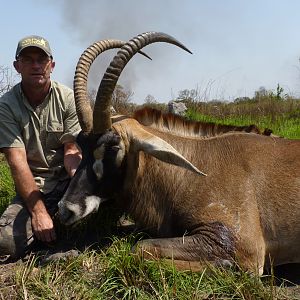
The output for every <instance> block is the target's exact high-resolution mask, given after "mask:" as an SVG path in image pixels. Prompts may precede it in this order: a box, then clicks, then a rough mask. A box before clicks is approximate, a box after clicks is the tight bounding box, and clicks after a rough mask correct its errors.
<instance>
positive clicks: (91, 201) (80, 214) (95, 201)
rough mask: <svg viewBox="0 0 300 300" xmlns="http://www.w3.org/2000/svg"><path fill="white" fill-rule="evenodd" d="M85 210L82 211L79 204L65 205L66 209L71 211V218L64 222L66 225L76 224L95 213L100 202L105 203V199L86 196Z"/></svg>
mask: <svg viewBox="0 0 300 300" xmlns="http://www.w3.org/2000/svg"><path fill="white" fill-rule="evenodd" d="M84 201H85V206H84V207H85V210H83V207H82V206H81V205H79V204H75V203H67V206H66V209H68V210H69V211H71V212H72V213H73V214H72V217H71V218H69V219H68V220H67V222H66V225H71V224H74V223H76V222H77V221H79V220H81V219H83V218H84V217H86V216H87V215H89V214H91V213H93V212H97V210H98V208H99V205H100V204H101V203H102V202H105V201H106V199H103V198H100V197H97V196H88V197H86V198H85V200H84Z"/></svg>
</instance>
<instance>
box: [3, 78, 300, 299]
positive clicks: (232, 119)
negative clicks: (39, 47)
mask: <svg viewBox="0 0 300 300" xmlns="http://www.w3.org/2000/svg"><path fill="white" fill-rule="evenodd" d="M1 88H3V89H2V90H1ZM0 91H2V92H3V91H5V88H4V87H3V86H2V87H1V81H0ZM0 95H1V93H0ZM93 95H94V93H93V91H91V93H90V96H91V99H92V98H93ZM131 96H132V93H131V92H130V91H127V90H126V89H124V88H123V87H121V86H117V90H116V93H115V96H114V98H113V105H114V107H115V109H116V110H117V111H119V112H121V113H129V114H130V113H132V111H133V110H135V109H137V108H140V107H141V106H144V105H148V106H152V107H155V108H159V109H161V110H165V111H166V110H167V105H166V104H165V103H158V102H157V101H155V99H154V97H152V96H151V95H149V96H147V98H146V99H145V103H144V104H143V105H136V104H133V103H132V102H131V100H130V99H131ZM174 100H176V101H183V102H184V103H185V104H186V106H187V108H188V110H187V113H186V117H187V118H189V119H193V120H201V121H209V122H211V121H213V122H217V123H223V124H224V123H225V124H233V125H249V124H256V125H257V126H258V127H260V128H261V129H264V128H270V129H271V130H272V131H273V133H274V134H276V135H279V136H282V137H285V138H300V101H299V99H295V98H293V97H290V96H289V95H286V94H284V91H283V89H282V88H281V87H280V86H279V85H278V86H277V88H276V89H275V91H267V90H265V89H263V88H261V89H259V90H258V91H257V92H256V93H255V95H254V97H253V98H239V99H236V100H235V101H234V102H226V101H206V100H205V99H201V96H199V93H197V90H184V91H181V92H179V94H178V97H177V98H176V99H174ZM13 195H14V186H13V182H12V179H11V176H10V172H9V169H8V167H7V165H6V163H5V160H4V158H3V157H1V156H0V213H2V212H3V210H4V209H5V207H6V206H7V204H8V202H9V200H10V199H11V198H12V197H13ZM112 208H113V205H112V206H107V207H104V208H103V209H101V211H99V212H98V214H97V215H96V216H94V217H93V218H90V219H89V220H87V221H86V222H85V223H84V224H82V225H81V226H80V227H79V228H78V229H77V230H78V231H79V232H81V233H83V232H87V231H90V230H93V231H97V234H98V235H99V236H101V239H100V242H99V243H95V244H93V245H91V246H90V248H87V249H86V250H84V251H82V252H81V253H80V254H79V256H77V257H73V258H65V259H62V260H57V261H54V262H50V263H48V264H44V265H41V264H40V261H41V260H40V254H32V255H30V256H29V257H27V258H26V259H24V260H20V261H18V262H16V263H13V264H2V265H0V283H1V285H0V298H1V299H57V300H58V299H59V300H63V299H74V300H76V299H78V300H79V299H80V300H81V299H299V298H300V292H299V290H298V287H297V286H294V285H293V284H291V282H289V281H288V280H287V279H288V277H286V280H284V279H283V280H279V278H277V276H279V275H277V273H274V272H273V270H271V271H270V273H269V274H268V275H265V276H263V277H261V278H258V277H256V276H253V275H251V274H247V273H245V272H243V271H239V270H224V269H214V268H212V267H210V266H207V268H206V269H205V270H204V271H203V272H199V273H192V272H190V271H186V272H179V271H176V270H175V269H174V268H173V266H172V265H170V264H167V263H166V262H164V261H146V260H144V259H143V258H141V257H137V256H136V255H134V254H133V253H132V252H131V247H132V245H133V244H134V242H135V241H136V240H137V239H140V238H142V234H132V233H126V232H124V231H122V230H120V229H119V228H118V227H117V226H116V222H114V221H112V220H114V219H115V214H116V211H115V210H114V209H112ZM95 228H97V229H95ZM288 286H289V288H287V287H288Z"/></svg>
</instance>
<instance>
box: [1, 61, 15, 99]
mask: <svg viewBox="0 0 300 300" xmlns="http://www.w3.org/2000/svg"><path fill="white" fill-rule="evenodd" d="M15 79H16V75H15V74H14V73H13V70H12V69H11V68H9V67H5V66H2V65H0V97H1V96H2V95H3V94H5V93H6V92H7V91H9V90H10V89H11V88H12V87H13V86H14V85H15Z"/></svg>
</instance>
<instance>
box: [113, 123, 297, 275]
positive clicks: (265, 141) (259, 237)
mask: <svg viewBox="0 0 300 300" xmlns="http://www.w3.org/2000/svg"><path fill="white" fill-rule="evenodd" d="M139 126H141V125H139V124H138V123H135V122H133V120H130V119H127V120H123V121H121V122H119V123H118V122H117V123H114V125H113V128H114V129H115V130H116V131H117V132H118V133H119V134H120V135H121V136H122V138H123V140H125V144H126V143H127V144H128V145H131V146H129V148H128V153H127V154H126V155H127V174H126V180H125V186H124V190H123V193H122V194H123V197H122V199H123V200H122V201H127V202H125V203H124V204H125V207H127V208H128V211H129V213H130V214H132V216H133V217H134V219H135V220H136V222H137V224H139V225H140V227H141V228H143V229H145V228H146V229H147V230H148V231H149V232H150V233H151V234H152V235H153V236H156V237H158V238H160V239H154V240H146V241H143V242H140V243H139V244H138V246H137V249H141V250H140V251H142V252H143V253H148V254H149V253H150V256H151V255H154V256H155V255H158V256H159V257H166V258H174V259H175V260H176V259H178V260H179V261H181V264H182V261H187V262H188V261H197V260H198V261H199V260H200V261H204V262H205V261H209V262H212V263H214V264H215V265H219V264H221V265H231V264H233V263H234V262H237V263H238V265H239V266H241V267H242V268H244V269H248V270H252V271H256V272H258V273H259V274H262V271H263V268H264V267H265V266H267V267H268V266H269V264H270V260H269V259H270V258H271V259H272V261H273V263H274V264H275V265H279V264H284V263H292V262H300V242H299V241H300V227H299V226H298V220H299V218H300V177H299V175H300V160H299V157H300V141H299V140H285V139H279V138H270V137H265V136H262V135H256V134H255V135H251V134H245V133H234V134H226V135H221V136H218V137H213V138H206V139H194V138H186V137H183V136H174V134H169V133H166V132H164V131H160V130H157V129H155V128H151V127H148V126H144V127H143V128H144V130H146V131H148V132H151V133H152V134H155V135H156V136H159V137H160V138H162V139H163V140H165V141H167V142H168V143H169V144H171V145H172V146H173V147H174V148H176V149H177V150H178V151H179V152H180V153H181V154H182V155H183V156H184V157H185V158H187V159H188V160H189V161H190V162H192V163H193V164H194V165H195V166H196V167H197V168H199V169H200V170H203V171H204V172H205V173H207V174H208V176H207V177H202V176H198V175H196V174H194V173H192V172H189V171H187V170H185V169H182V168H179V167H176V166H173V165H170V164H166V163H163V162H161V161H159V160H157V159H155V158H153V157H152V156H148V155H146V154H144V153H142V152H140V153H139V154H138V153H136V152H135V151H134V150H132V149H131V148H132V143H133V141H132V136H134V132H135V128H137V127H139ZM133 148H134V147H133ZM214 224H219V225H218V226H215V225H214ZM186 266H187V267H188V263H187V265H186Z"/></svg>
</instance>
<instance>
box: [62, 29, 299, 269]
mask: <svg viewBox="0 0 300 300" xmlns="http://www.w3.org/2000/svg"><path fill="white" fill-rule="evenodd" d="M157 41H165V42H171V43H173V44H175V45H177V46H180V47H182V48H184V46H183V45H182V44H180V43H179V42H178V41H176V40H174V39H173V38H171V37H170V36H167V35H165V34H161V33H153V32H152V33H146V34H142V35H139V36H137V37H136V38H134V39H132V40H131V41H129V42H128V43H126V44H125V45H124V46H122V48H121V49H120V50H119V52H118V54H117V55H116V56H115V58H114V59H113V61H112V63H111V65H110V67H109V68H108V69H107V71H106V73H105V75H104V77H103V79H102V81H101V83H100V87H99V90H98V94H97V99H96V103H95V108H94V112H93V114H94V117H91V113H90V112H88V113H87V114H86V113H82V114H81V112H82V111H89V110H85V109H84V108H83V109H82V108H81V106H83V105H84V99H79V100H78V99H77V100H76V101H77V107H78V111H79V116H80V115H82V117H84V119H85V121H84V122H83V121H81V126H82V128H83V131H82V133H81V134H80V135H79V137H78V143H79V145H80V146H81V148H82V150H83V161H82V164H81V165H80V167H79V168H78V170H77V172H76V174H75V176H74V178H73V179H72V181H71V183H70V186H69V188H68V190H67V192H66V194H65V196H64V197H63V199H62V200H61V201H60V203H59V215H60V218H61V221H62V222H63V223H65V224H73V223H75V222H77V221H78V220H81V219H82V218H83V217H85V216H86V215H88V214H90V213H92V212H94V211H96V210H97V209H98V208H99V205H100V204H101V202H102V201H104V199H106V198H110V197H114V198H116V199H117V201H118V203H119V205H120V206H123V208H124V209H126V210H127V211H128V212H129V214H130V215H131V216H132V217H133V218H134V220H135V221H136V223H137V225H138V226H139V227H140V228H142V229H144V230H147V231H148V232H149V233H150V234H151V235H152V236H153V237H154V238H153V239H147V240H143V241H140V242H139V243H138V244H137V245H136V247H135V249H136V251H137V252H139V253H141V254H143V255H145V256H146V257H152V258H153V257H162V258H169V259H172V260H173V261H174V263H175V264H176V265H177V266H178V267H179V268H187V269H189V268H191V269H193V270H199V269H201V268H202V267H203V266H204V265H205V264H206V263H207V262H210V263H212V264H214V265H221V266H232V265H235V264H237V265H238V266H240V267H242V268H243V269H245V270H250V271H254V272H257V273H258V274H262V273H263V269H264V267H268V266H269V264H270V259H271V260H272V261H271V262H272V263H273V264H274V265H279V264H284V263H290V262H300V242H299V241H300V226H299V225H298V220H299V218H300V161H299V157H300V141H299V140H288V139H280V138H276V137H266V136H263V135H258V134H248V133H227V134H224V135H220V136H216V137H209V138H201V137H199V136H197V137H195V136H194V137H191V136H183V135H182V134H176V130H171V131H169V132H168V131H166V130H164V129H163V128H162V126H161V124H160V125H159V124H156V123H155V122H154V123H153V124H152V125H151V126H145V125H142V124H141V123H139V122H138V121H137V120H135V119H133V118H129V117H125V116H117V117H114V118H111V116H110V114H109V110H110V97H111V93H112V91H113V88H114V86H115V84H116V82H117V79H118V77H119V75H120V73H121V71H122V69H123V68H124V67H125V65H126V63H127V62H128V60H129V59H130V58H131V57H132V56H133V55H134V54H135V53H136V52H137V51H139V50H140V49H141V48H142V47H143V46H145V45H147V44H149V43H152V42H157ZM184 49H186V48H184ZM128 57H129V58H128ZM78 103H79V104H78ZM90 122H93V123H92V124H91V123H90ZM163 127H166V128H167V127H168V124H167V121H166V122H165V124H164V126H163ZM169 127H170V126H169ZM200 170H201V171H200Z"/></svg>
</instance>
